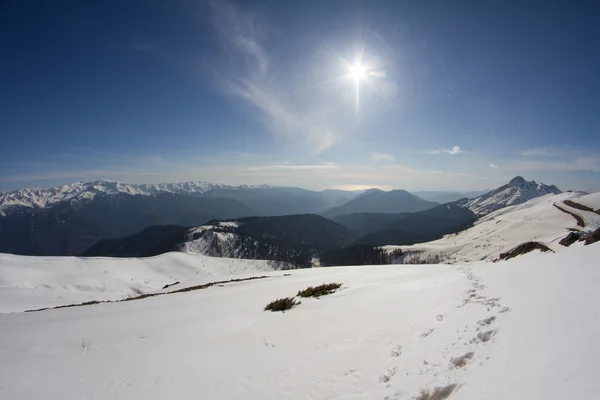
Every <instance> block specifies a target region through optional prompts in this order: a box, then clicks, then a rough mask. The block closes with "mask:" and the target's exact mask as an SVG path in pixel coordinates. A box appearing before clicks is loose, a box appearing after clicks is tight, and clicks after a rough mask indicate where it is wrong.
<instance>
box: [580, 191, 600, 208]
mask: <svg viewBox="0 0 600 400" xmlns="http://www.w3.org/2000/svg"><path fill="white" fill-rule="evenodd" d="M577 203H579V204H582V205H584V206H587V207H590V208H593V209H594V210H596V211H598V210H600V192H597V193H590V194H586V195H584V196H581V197H579V198H578V199H577Z"/></svg>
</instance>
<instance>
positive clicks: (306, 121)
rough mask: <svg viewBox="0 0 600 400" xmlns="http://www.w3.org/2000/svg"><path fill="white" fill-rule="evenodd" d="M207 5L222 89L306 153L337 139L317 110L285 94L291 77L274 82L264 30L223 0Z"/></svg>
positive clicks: (320, 149) (331, 143)
mask: <svg viewBox="0 0 600 400" xmlns="http://www.w3.org/2000/svg"><path fill="white" fill-rule="evenodd" d="M210 4H211V8H212V22H213V27H214V29H215V31H216V32H217V36H218V38H219V40H220V44H221V48H222V53H223V58H222V60H221V63H222V64H223V65H219V66H218V67H217V68H216V69H217V74H218V76H219V78H220V79H219V81H220V83H221V85H222V89H223V90H224V91H225V92H227V93H229V94H232V95H234V96H236V97H237V98H239V99H241V100H242V101H244V102H245V103H246V104H248V105H250V106H251V107H252V108H253V109H254V110H255V111H257V118H258V119H259V120H260V121H261V122H263V123H264V124H265V125H266V126H267V128H268V129H269V131H270V132H271V133H273V134H275V135H277V136H279V137H284V138H285V139H287V140H288V141H290V142H291V143H293V144H294V145H298V144H300V145H301V147H303V148H305V150H306V151H308V152H310V153H314V154H319V153H321V152H323V151H324V150H326V149H328V148H330V147H331V146H333V145H334V144H335V143H336V142H338V141H339V140H340V139H341V137H340V135H339V134H338V133H336V131H335V130H334V129H333V128H332V127H331V126H330V125H329V124H327V123H325V122H324V121H323V120H322V119H320V118H318V113H314V112H312V111H311V110H307V108H306V107H303V105H302V104H299V103H298V102H297V101H295V100H294V99H293V98H292V97H291V96H290V95H289V93H291V92H292V90H291V89H292V88H291V87H289V85H290V82H291V81H293V79H291V77H290V76H289V75H288V77H287V80H286V81H285V82H277V81H276V76H278V74H277V71H276V70H275V67H274V66H273V63H274V61H273V60H272V59H271V57H270V55H269V53H268V51H267V50H266V48H265V46H264V37H265V36H266V34H265V33H264V32H265V29H264V27H263V26H261V25H260V23H259V22H258V18H257V17H256V16H255V15H252V14H249V13H245V12H243V11H241V10H240V9H238V8H236V7H234V6H233V5H232V4H230V3H227V2H225V1H211V2H210ZM288 74H289V70H288ZM315 103H317V102H316V101H315Z"/></svg>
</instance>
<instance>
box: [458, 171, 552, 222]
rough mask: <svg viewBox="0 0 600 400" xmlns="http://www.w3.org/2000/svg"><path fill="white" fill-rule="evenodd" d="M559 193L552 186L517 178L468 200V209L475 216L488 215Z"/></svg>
mask: <svg viewBox="0 0 600 400" xmlns="http://www.w3.org/2000/svg"><path fill="white" fill-rule="evenodd" d="M559 193H561V191H560V190H559V189H558V188H557V187H556V186H554V185H550V186H547V185H544V184H543V183H541V184H539V185H538V184H537V183H536V182H535V181H530V182H528V181H526V180H525V179H523V177H520V176H517V177H515V178H513V179H512V180H511V181H510V182H508V183H507V184H506V185H504V186H500V187H499V188H497V189H494V190H492V191H491V192H488V193H486V194H484V195H482V196H479V197H476V198H474V199H471V200H469V201H468V202H467V203H466V205H465V207H468V208H469V209H470V210H471V211H473V212H474V213H475V214H477V215H485V214H489V213H491V212H493V211H496V210H498V209H500V208H503V207H507V206H512V205H516V204H522V203H525V202H526V201H528V200H531V199H534V198H536V197H540V196H545V195H547V194H559Z"/></svg>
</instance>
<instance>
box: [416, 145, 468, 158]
mask: <svg viewBox="0 0 600 400" xmlns="http://www.w3.org/2000/svg"><path fill="white" fill-rule="evenodd" d="M464 152H465V151H464V150H462V149H461V148H460V147H459V146H452V148H450V149H439V150H428V151H426V152H425V154H450V155H451V156H455V155H457V154H459V153H464Z"/></svg>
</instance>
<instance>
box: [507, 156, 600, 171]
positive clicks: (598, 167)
mask: <svg viewBox="0 0 600 400" xmlns="http://www.w3.org/2000/svg"><path fill="white" fill-rule="evenodd" d="M503 169H509V170H513V171H593V172H600V158H598V157H577V158H575V159H573V160H570V161H523V162H516V163H514V164H511V165H508V166H506V167H504V168H503Z"/></svg>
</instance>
